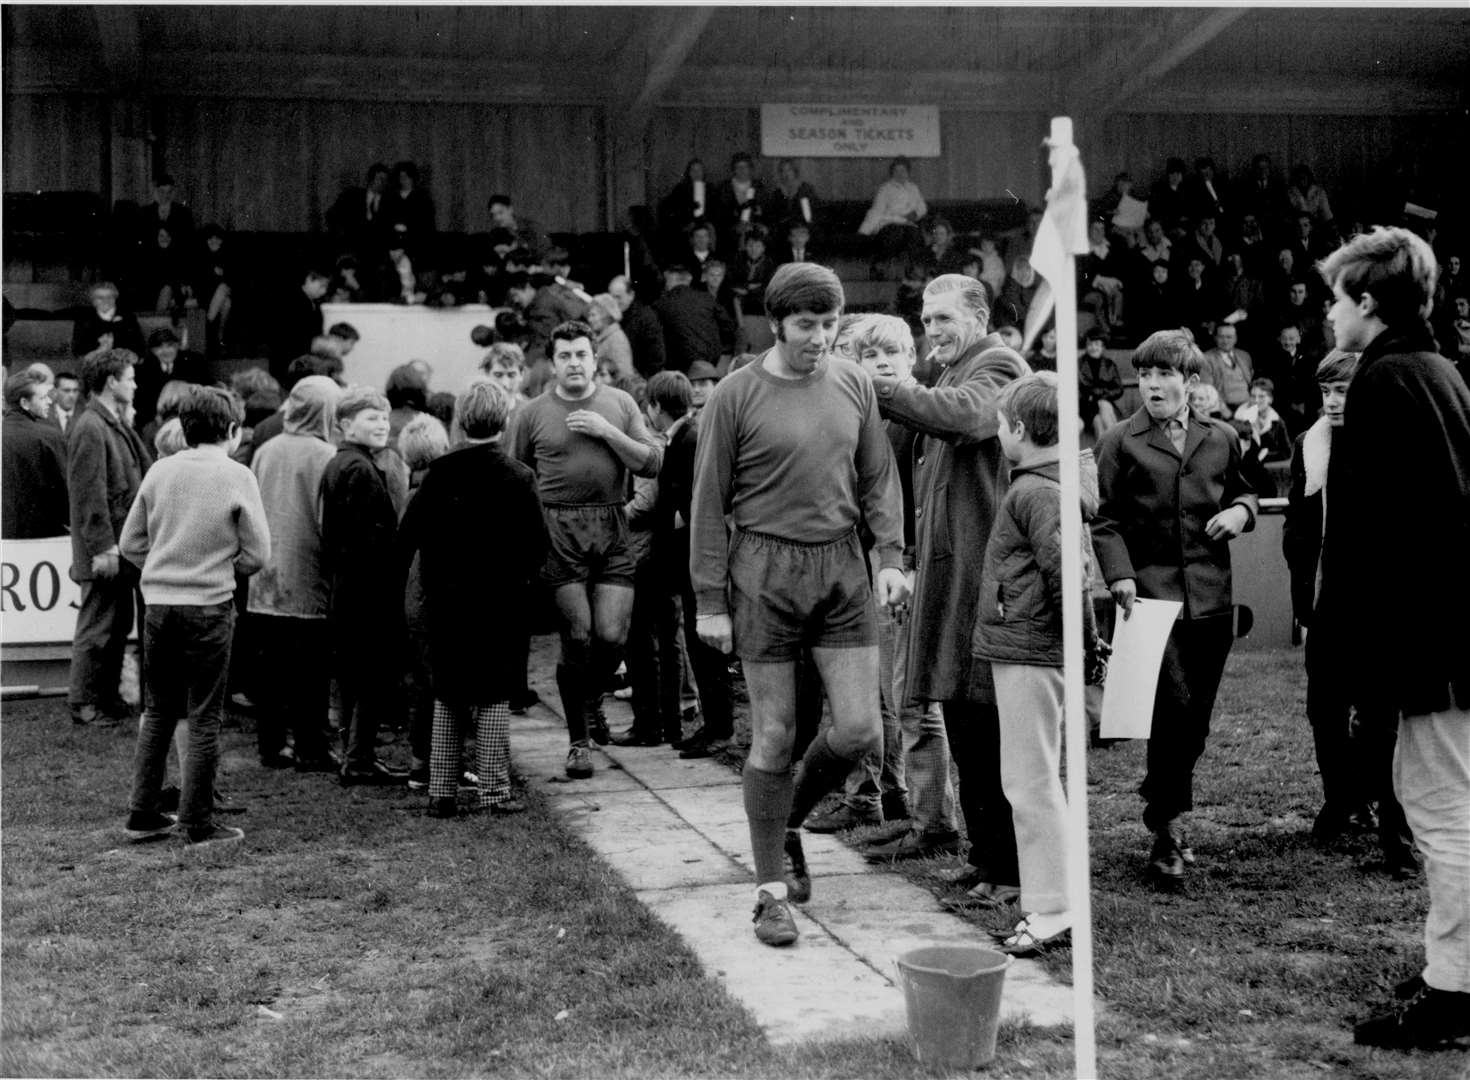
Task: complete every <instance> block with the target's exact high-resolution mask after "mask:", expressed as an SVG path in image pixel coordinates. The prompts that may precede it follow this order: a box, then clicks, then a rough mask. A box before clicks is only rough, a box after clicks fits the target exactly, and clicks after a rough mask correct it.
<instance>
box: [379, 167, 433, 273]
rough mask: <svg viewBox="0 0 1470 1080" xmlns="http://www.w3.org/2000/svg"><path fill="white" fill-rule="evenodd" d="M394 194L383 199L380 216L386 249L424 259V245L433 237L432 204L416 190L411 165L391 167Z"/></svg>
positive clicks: (424, 193) (425, 194) (415, 170)
mask: <svg viewBox="0 0 1470 1080" xmlns="http://www.w3.org/2000/svg"><path fill="white" fill-rule="evenodd" d="M393 178H394V181H395V185H394V186H395V190H394V191H392V192H389V193H388V195H387V196H386V197H385V198H384V200H383V202H384V204H385V209H384V216H385V218H386V222H387V226H388V231H389V234H390V238H389V240H388V246H389V247H390V248H393V247H398V248H402V249H404V250H405V251H407V252H408V253H409V255H410V256H411V257H414V258H419V257H424V256H425V255H426V254H427V252H426V250H425V247H426V244H427V243H428V241H429V240H430V238H431V237H432V236H433V235H434V201H433V199H431V198H430V197H429V193H428V192H427V191H426V190H424V189H423V188H422V187H420V186H419V169H418V166H417V165H415V164H414V163H413V162H412V161H400V162H399V163H398V164H396V165H394V166H393Z"/></svg>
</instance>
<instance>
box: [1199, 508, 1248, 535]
mask: <svg viewBox="0 0 1470 1080" xmlns="http://www.w3.org/2000/svg"><path fill="white" fill-rule="evenodd" d="M1250 519H1251V512H1250V511H1249V510H1247V509H1246V508H1245V507H1243V506H1240V505H1238V504H1237V505H1235V506H1227V507H1226V508H1225V509H1224V510H1221V511H1220V512H1219V513H1218V514H1216V515H1215V516H1214V517H1212V518H1210V520H1209V521H1207V522H1205V535H1206V536H1208V537H1209V538H1210V539H1211V540H1234V539H1235V538H1236V537H1237V536H1239V535H1240V534H1241V533H1243V532H1245V527H1246V525H1247V524H1249V523H1250Z"/></svg>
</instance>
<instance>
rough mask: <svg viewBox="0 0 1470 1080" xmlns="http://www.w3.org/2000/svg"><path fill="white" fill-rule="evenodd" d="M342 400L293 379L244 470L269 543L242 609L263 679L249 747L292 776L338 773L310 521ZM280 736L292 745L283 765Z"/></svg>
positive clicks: (322, 601) (313, 378) (314, 527)
mask: <svg viewBox="0 0 1470 1080" xmlns="http://www.w3.org/2000/svg"><path fill="white" fill-rule="evenodd" d="M303 359H307V358H303ZM292 367H293V368H296V365H295V364H293V365H292ZM341 396H342V388H341V387H340V386H338V385H337V383H336V381H335V380H333V379H331V378H329V377H327V376H325V375H306V376H303V377H301V378H298V379H297V381H296V383H295V385H293V386H292V387H291V394H290V396H289V397H287V398H286V407H285V410H284V411H283V413H282V416H283V417H284V421H283V424H284V426H283V430H282V431H281V432H280V433H279V437H277V438H273V439H271V440H270V443H269V445H266V446H262V447H261V448H260V449H259V450H258V451H257V452H256V453H255V455H254V457H253V459H252V460H251V463H250V468H251V471H252V472H254V474H255V479H256V482H257V483H258V484H259V485H260V495H261V502H262V503H263V505H264V506H265V516H266V522H267V524H268V525H269V527H270V536H271V557H270V558H269V559H268V560H267V561H266V564H265V566H264V567H262V568H261V571H260V573H258V574H256V575H254V576H253V577H252V578H251V579H250V592H249V598H248V600H247V602H246V610H247V612H248V617H249V618H250V619H251V620H253V621H254V622H255V624H256V630H257V634H256V637H257V641H258V648H259V650H260V653H259V660H260V669H261V671H262V672H263V673H264V674H265V675H266V676H267V677H265V678H262V679H260V680H259V681H258V686H257V693H258V695H259V696H260V698H261V701H260V705H261V710H260V712H259V713H258V714H257V717H256V732H257V740H256V741H257V748H258V749H259V751H260V757H261V760H262V761H263V762H266V763H267V764H273V765H274V764H291V765H294V766H295V768H296V769H297V771H299V772H334V771H336V770H338V769H340V768H341V766H342V761H341V759H340V758H339V757H337V756H336V755H335V754H334V753H333V752H332V749H331V747H330V745H329V734H328V728H327V709H328V699H329V697H330V686H329V683H330V665H328V664H327V663H325V662H324V661H325V658H326V657H327V656H328V655H329V650H330V643H331V639H330V637H329V635H328V633H327V612H328V604H329V601H330V598H331V597H330V589H329V584H328V580H327V578H326V576H325V574H324V572H323V568H322V536H321V523H320V521H319V519H318V516H317V507H318V502H317V498H318V493H319V491H320V490H321V480H322V474H323V473H324V472H325V471H326V468H327V465H328V464H329V463H330V462H331V461H332V459H333V458H334V457H335V456H336V453H337V451H336V448H335V447H334V446H333V445H332V433H333V431H334V430H335V429H336V415H335V410H336V403H337V401H338V400H339V399H340V398H341ZM257 430H258V429H257ZM288 732H289V733H290V735H291V737H292V739H293V740H294V747H293V753H292V755H291V758H290V759H289V760H286V759H285V757H284V754H283V750H284V749H285V746H286V735H287V733H288Z"/></svg>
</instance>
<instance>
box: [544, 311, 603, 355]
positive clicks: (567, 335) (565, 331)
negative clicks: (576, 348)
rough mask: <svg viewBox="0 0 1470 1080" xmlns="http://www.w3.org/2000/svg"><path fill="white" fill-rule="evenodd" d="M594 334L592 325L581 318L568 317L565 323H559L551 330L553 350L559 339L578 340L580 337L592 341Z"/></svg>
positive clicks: (553, 350)
mask: <svg viewBox="0 0 1470 1080" xmlns="http://www.w3.org/2000/svg"><path fill="white" fill-rule="evenodd" d="M594 336H595V335H594V334H593V333H592V327H590V326H588V325H587V324H586V323H584V322H583V321H582V320H581V319H568V320H567V321H566V322H564V323H558V324H557V327H556V329H555V330H553V331H552V332H551V340H552V346H551V350H552V352H555V351H556V344H555V343H556V342H558V341H576V340H577V339H578V338H586V339H587V340H588V341H591V340H592V339H593V337H594Z"/></svg>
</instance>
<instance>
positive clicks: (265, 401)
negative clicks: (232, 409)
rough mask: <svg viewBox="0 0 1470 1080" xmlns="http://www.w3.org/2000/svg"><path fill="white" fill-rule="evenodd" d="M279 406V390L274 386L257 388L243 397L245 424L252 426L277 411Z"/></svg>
mask: <svg viewBox="0 0 1470 1080" xmlns="http://www.w3.org/2000/svg"><path fill="white" fill-rule="evenodd" d="M280 408H281V392H280V390H278V389H276V388H274V387H270V388H267V389H265V390H257V391H255V393H253V394H251V395H250V396H249V397H248V398H246V399H245V425H246V426H247V427H254V426H255V425H256V424H259V423H262V422H264V421H265V420H266V419H268V418H269V417H271V416H272V415H274V414H275V413H277V412H279V411H280Z"/></svg>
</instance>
